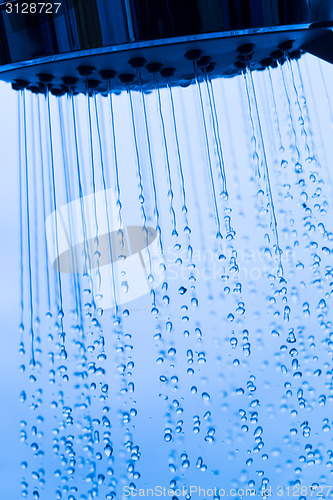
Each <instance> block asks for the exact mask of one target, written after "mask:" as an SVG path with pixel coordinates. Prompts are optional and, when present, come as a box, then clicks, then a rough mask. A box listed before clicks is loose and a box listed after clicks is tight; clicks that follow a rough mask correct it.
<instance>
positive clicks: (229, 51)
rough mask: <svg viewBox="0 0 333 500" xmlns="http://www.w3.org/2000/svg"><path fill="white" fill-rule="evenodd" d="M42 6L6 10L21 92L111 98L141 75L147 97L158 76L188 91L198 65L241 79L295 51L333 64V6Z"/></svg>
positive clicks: (187, 1)
mask: <svg viewBox="0 0 333 500" xmlns="http://www.w3.org/2000/svg"><path fill="white" fill-rule="evenodd" d="M36 5H43V4H36V3H35V2H33V1H31V0H29V1H28V2H24V1H23V0H18V1H13V2H5V1H3V0H1V2H0V79H2V80H4V81H7V82H11V83H12V85H13V87H14V88H16V89H19V88H25V87H27V88H29V89H30V90H32V91H33V92H45V88H49V89H50V90H51V91H52V93H54V95H62V94H63V93H64V92H66V91H68V89H71V90H72V91H76V92H82V91H87V86H88V88H90V89H92V88H95V89H98V90H99V91H100V92H105V91H106V90H107V87H108V86H109V85H107V82H109V81H110V80H111V79H112V80H113V82H112V87H113V89H114V90H116V91H117V90H122V89H123V88H126V87H127V86H128V85H129V84H133V85H135V81H136V79H137V77H138V71H139V70H140V79H141V84H142V85H143V87H144V88H147V89H149V88H150V87H152V85H154V82H155V81H156V78H153V74H155V75H157V74H158V78H159V84H160V85H163V83H164V82H166V81H169V82H171V83H173V82H175V83H180V84H183V85H187V84H188V83H190V82H191V81H192V79H193V76H194V75H193V65H194V66H197V68H199V69H202V70H203V71H206V72H211V74H212V76H225V77H232V76H234V75H237V74H239V73H241V72H242V71H243V69H244V68H245V66H246V65H248V66H249V67H250V69H252V70H261V69H264V68H265V67H267V66H273V67H274V66H276V65H277V63H278V62H280V63H283V62H284V60H286V56H287V53H288V54H289V56H290V57H291V58H298V57H300V55H301V54H302V53H303V52H309V53H311V54H313V55H315V56H317V57H319V58H322V59H324V60H326V61H328V62H330V63H332V62H333V33H332V27H333V0H293V1H290V0H181V1H179V0H158V2H157V1H156V0H112V1H111V0H109V1H107V0H58V2H55V1H54V0H52V8H50V5H51V3H48V4H44V5H48V6H49V7H48V13H47V12H46V10H45V9H44V11H43V10H42V11H41V12H35V11H34V9H35V7H34V6H36ZM184 56H185V57H184ZM78 68H79V69H78ZM91 75H92V76H91ZM115 76H117V78H114V77H115Z"/></svg>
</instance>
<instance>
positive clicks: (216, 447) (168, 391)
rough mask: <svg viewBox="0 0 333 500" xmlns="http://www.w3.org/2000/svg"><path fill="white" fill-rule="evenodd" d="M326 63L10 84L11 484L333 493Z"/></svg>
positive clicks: (39, 489) (89, 489)
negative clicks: (15, 88)
mask: <svg viewBox="0 0 333 500" xmlns="http://www.w3.org/2000/svg"><path fill="white" fill-rule="evenodd" d="M320 64H321V66H319V63H318V61H316V60H315V59H312V58H310V57H307V56H306V57H304V58H303V59H302V60H301V61H300V62H299V63H297V62H292V63H290V64H289V63H286V64H285V65H284V66H283V67H279V68H277V69H276V70H272V71H271V70H266V71H264V72H260V73H254V74H250V73H247V74H246V75H244V76H241V77H237V78H236V79H232V80H224V79H214V80H210V78H209V77H208V76H207V77H203V76H202V75H199V74H198V75H197V78H196V81H195V83H193V85H191V86H189V87H187V88H181V87H170V88H169V87H167V88H159V86H158V81H157V82H156V88H155V89H154V90H153V91H152V92H145V89H144V85H143V84H142V86H141V88H136V89H133V88H129V89H128V91H127V92H123V93H122V94H121V95H114V94H112V95H109V96H100V95H92V96H91V97H89V98H88V97H87V96H83V95H80V96H75V97H63V98H61V99H58V98H55V97H53V96H51V95H50V96H47V98H45V97H44V96H36V95H32V94H29V93H28V92H26V93H19V94H14V93H9V95H10V99H15V101H17V103H18V109H19V114H18V116H19V118H18V124H17V123H16V128H17V129H18V131H19V144H20V148H16V152H17V153H16V155H15V156H16V158H15V157H14V153H13V152H11V156H9V158H10V162H13V165H14V164H15V160H16V161H17V164H18V165H19V168H18V171H19V174H20V175H19V178H18V179H19V180H18V182H17V192H18V194H20V199H21V203H17V207H15V214H16V215H17V218H16V221H15V228H16V229H17V231H16V234H17V235H18V237H17V238H16V242H17V249H18V250H17V251H15V252H14V251H12V252H11V254H10V255H7V257H6V259H7V262H10V263H11V265H10V266H8V267H11V268H12V269H13V270H14V271H13V272H11V273H10V274H9V276H8V278H7V280H8V282H9V281H11V280H12V277H13V276H14V275H15V274H16V275H17V285H16V288H15V294H14V298H13V297H11V301H13V300H14V301H16V304H18V305H17V307H16V309H15V308H14V309H11V310H10V306H6V308H7V310H8V311H11V312H10V314H9V316H8V320H7V321H8V324H9V325H11V326H10V329H11V331H12V332H17V331H18V325H19V324H20V323H22V325H23V326H22V327H21V333H15V334H12V335H10V336H8V341H7V342H8V346H9V347H8V352H12V354H11V359H12V360H18V363H19V364H20V365H21V372H22V373H21V376H20V379H19V380H18V379H17V377H15V378H14V376H12V377H11V381H10V384H11V387H15V390H16V392H17V394H20V398H19V399H20V400H21V403H20V406H19V409H18V410H15V413H16V414H18V413H19V419H20V421H21V422H20V427H21V441H22V444H21V445H20V447H19V445H16V444H15V443H16V438H15V437H13V436H14V433H15V430H14V431H13V430H11V432H10V433H9V432H8V438H6V436H4V439H5V440H6V439H8V440H9V434H10V436H11V437H10V446H8V448H9V449H10V450H11V451H10V453H12V450H13V449H15V450H16V451H15V455H16V456H15V458H13V459H12V460H13V462H11V463H14V462H15V460H16V461H19V462H20V463H21V470H20V471H17V472H15V475H16V476H15V477H16V478H17V477H19V476H20V477H21V492H22V497H23V498H28V499H30V498H31V499H33V498H41V499H42V498H52V499H53V498H54V499H68V500H74V499H75V500H76V499H77V500H78V499H92V498H108V499H110V498H116V499H122V498H127V497H128V495H127V493H129V488H132V489H133V490H134V491H138V492H139V490H141V496H144V495H143V494H144V493H145V496H147V495H148V493H147V491H146V489H147V488H150V489H154V488H156V487H161V488H162V490H163V488H164V487H165V488H166V491H167V490H168V489H171V490H173V493H171V494H170V495H169V498H172V495H173V496H174V500H175V499H176V498H183V495H182V494H181V493H180V492H182V491H183V488H184V489H185V490H188V489H189V488H190V487H192V495H191V497H190V496H187V497H186V496H185V498H193V499H196V498H205V499H206V500H207V499H208V498H222V497H223V495H222V493H221V494H220V496H219V495H218V494H217V493H216V492H217V491H218V490H221V492H222V491H224V492H225V495H224V496H227V495H229V496H233V497H234V498H242V496H245V493H244V494H243V493H242V490H244V491H246V489H251V490H252V489H253V490H254V491H255V492H256V494H257V495H258V496H259V497H260V496H264V495H263V493H261V492H263V490H265V489H269V488H272V490H268V491H267V495H266V496H269V492H270V491H272V496H273V497H279V496H282V497H283V498H286V497H287V496H288V495H291V496H294V497H295V498H299V499H302V500H303V499H304V498H310V497H311V496H318V495H321V494H323V495H324V496H323V497H322V498H332V497H333V488H332V489H331V490H330V488H329V487H330V483H332V481H331V476H332V471H333V468H332V450H331V448H332V447H331V440H332V435H331V433H332V418H331V413H332V412H331V409H330V405H331V403H332V394H331V383H332V381H331V378H332V374H331V370H332V368H331V364H332V341H333V329H332V306H331V290H332V281H333V280H332V276H333V264H332V240H333V232H332V212H331V211H332V201H333V199H332V188H333V186H332V184H331V181H330V179H331V174H330V168H331V165H330V162H329V158H330V157H331V153H332V151H331V148H332V141H331V134H332V113H331V109H332V108H331V105H330V101H329V99H330V96H329V91H328V89H329V88H330V85H331V80H332V78H333V74H332V70H331V68H330V67H329V66H326V65H325V64H324V63H320ZM3 92H4V93H6V92H7V90H6V89H5V90H4V91H3ZM323 131H324V132H323ZM11 141H12V144H14V143H15V144H16V142H15V141H16V138H15V140H14V138H12V139H11ZM8 175H9V174H8ZM12 185H15V181H12ZM15 189H16V187H15ZM15 189H14V188H13V190H15ZM111 192H112V193H113V195H111V194H110V193H111ZM91 195H93V196H91ZM75 200H77V201H75ZM87 200H91V201H87ZM71 203H74V205H71ZM90 203H91V204H90ZM73 206H74V207H76V208H73ZM101 207H103V209H104V212H103V214H102V215H101ZM54 211H57V213H58V214H59V213H60V212H61V216H60V215H59V218H57V219H54V220H55V223H54V224H53V226H52V225H51V226H50V225H49V226H48V223H46V226H45V219H47V218H48V216H49V215H50V214H52V213H53V212H54ZM3 219H5V217H3ZM49 220H50V219H49ZM4 224H6V223H5V222H4ZM50 227H53V231H51V233H50V231H49V229H48V228H50ZM64 227H66V228H67V229H66V231H64V230H63V228H64ZM102 227H104V232H103V230H102V229H101V228H102ZM110 227H111V228H112V231H110ZM133 227H139V229H140V232H138V233H135V237H132V236H131V235H132V234H134V233H132V229H131V228H133ZM78 228H80V229H78ZM105 228H108V230H107V231H106V230H105ZM7 230H8V228H7ZM105 231H106V232H105ZM80 232H81V234H82V239H83V241H80V246H79V248H78V247H75V245H74V244H72V243H73V241H75V242H77V241H78V240H77V234H78V233H80ZM88 235H89V237H88ZM154 237H155V240H154V243H153V244H152V245H150V239H149V238H154ZM138 241H139V242H141V248H140V249H141V250H142V252H141V253H140V255H141V257H140V258H139V254H138V253H137V248H136V247H137V245H138ZM63 245H65V246H66V245H67V247H68V252H67V254H66V259H67V260H66V261H65V260H61V259H60V260H59V261H56V262H51V260H52V259H51V258H50V257H51V256H52V255H53V254H55V256H56V257H57V256H59V255H61V254H62V251H61V248H64V247H63ZM147 247H148V248H147ZM19 250H20V254H21V255H19V254H18V253H19ZM52 252H53V253H52ZM106 255H107V256H109V260H110V259H111V260H112V261H114V262H113V263H112V265H107V266H106V265H105V264H106V262H105V259H106V257H105V256H106ZM133 255H134V259H137V260H133V262H134V264H133V267H130V265H129V264H128V266H127V263H128V262H129V261H130V259H131V257H132V256H133ZM53 256H54V255H53ZM116 256H118V257H119V259H118V261H117V262H116V260H117V258H116ZM61 258H64V257H61ZM145 259H146V260H145ZM144 260H145V265H144V266H143V267H141V266H142V262H143V261H144ZM119 262H122V263H123V264H119V269H123V270H122V272H121V273H120V272H119V275H118V274H117V273H118V271H117V270H116V269H118V267H117V266H118V263H119ZM156 262H157V264H156ZM52 264H54V265H52ZM107 264H109V263H108V262H107ZM66 266H67V267H66ZM122 266H123V267H122ZM20 267H21V268H22V270H23V271H22V273H21V278H20V276H19V275H20V273H19V272H17V271H20ZM68 267H69V270H68ZM16 268H17V270H16ZM59 269H60V272H59ZM142 280H143V282H142V283H141V281H142ZM137 290H140V291H141V292H140V293H139V292H138V294H137V295H139V296H137V298H136V299H135V300H126V297H131V293H134V291H135V292H137ZM109 292H110V294H111V296H112V297H113V299H114V300H115V303H113V304H112V306H110V303H108V302H107V300H106V296H107V293H109ZM7 300H8V299H7ZM103 300H104V302H103ZM110 300H111V299H110ZM20 304H21V311H20V308H19V305H20ZM20 316H21V317H20ZM13 319H14V322H15V326H13ZM9 321H10V323H9ZM20 335H21V338H20ZM9 337H10V338H9ZM20 340H21V344H20V354H16V352H17V351H16V352H15V349H14V351H13V347H12V345H13V344H14V343H15V342H16V344H15V345H16V346H17V347H19V343H20ZM4 342H5V341H4ZM4 345H6V342H5V343H4ZM10 349H11V350H12V351H10ZM5 371H6V373H7V371H8V367H7V368H6V370H5ZM7 399H9V400H10V398H9V396H8V395H6V392H5V387H4V390H3V400H4V401H6V400H7ZM11 408H16V406H15V403H14V402H13V403H11ZM3 427H6V428H8V429H9V428H11V429H12V428H13V425H12V426H11V427H10V424H9V422H8V421H7V422H5V423H4V425H3ZM18 427H19V426H18V425H17V428H18ZM8 442H9V441H8ZM13 443H14V444H13ZM4 484H6V483H4ZM332 484H333V483H332ZM4 487H5V486H4ZM195 487H197V488H199V487H201V488H202V489H203V490H205V491H201V492H200V493H199V490H196V491H195V490H194V488H195ZM288 487H289V490H287V488H288ZM301 487H303V489H302V488H301ZM311 488H312V489H311ZM316 488H317V489H316ZM178 489H179V492H178V493H177V494H176V493H175V492H174V491H175V490H178ZM214 489H215V493H214ZM238 490H240V491H238ZM8 491H10V490H8ZM231 491H232V492H231ZM237 491H238V492H237ZM234 493H235V494H234ZM10 495H11V493H8V492H7V490H6V492H5V493H4V498H8V500H11V498H13V499H14V498H18V495H19V493H18V494H16V493H15V495H13V496H12V497H11V496H10ZM166 495H167V494H166ZM214 495H215V496H214ZM150 496H151V493H150ZM248 496H249V494H248Z"/></svg>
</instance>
